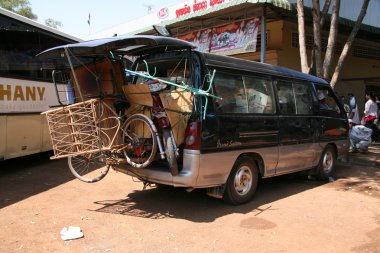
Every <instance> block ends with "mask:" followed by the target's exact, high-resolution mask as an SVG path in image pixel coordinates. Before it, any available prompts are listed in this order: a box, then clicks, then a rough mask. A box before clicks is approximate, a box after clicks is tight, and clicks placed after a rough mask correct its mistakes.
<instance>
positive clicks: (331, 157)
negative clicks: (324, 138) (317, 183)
mask: <svg viewBox="0 0 380 253" xmlns="http://www.w3.org/2000/svg"><path fill="white" fill-rule="evenodd" d="M335 162H336V152H335V149H334V148H333V147H332V146H331V145H327V147H326V148H325V150H324V151H323V153H322V156H321V160H320V161H319V164H318V167H317V173H318V178H319V179H321V180H326V179H328V177H329V176H331V174H332V172H333V170H334V166H335Z"/></svg>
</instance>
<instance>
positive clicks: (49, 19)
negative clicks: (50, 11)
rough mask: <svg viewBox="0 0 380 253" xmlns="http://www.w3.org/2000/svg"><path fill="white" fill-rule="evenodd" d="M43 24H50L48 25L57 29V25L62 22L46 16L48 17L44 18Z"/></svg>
mask: <svg viewBox="0 0 380 253" xmlns="http://www.w3.org/2000/svg"><path fill="white" fill-rule="evenodd" d="M45 25H47V26H50V27H52V28H54V29H58V27H61V26H62V22H61V21H57V20H54V19H52V18H48V19H46V20H45Z"/></svg>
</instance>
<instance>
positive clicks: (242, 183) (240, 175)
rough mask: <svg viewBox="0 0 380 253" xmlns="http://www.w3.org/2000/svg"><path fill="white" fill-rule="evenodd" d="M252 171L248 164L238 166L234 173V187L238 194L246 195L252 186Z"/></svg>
mask: <svg viewBox="0 0 380 253" xmlns="http://www.w3.org/2000/svg"><path fill="white" fill-rule="evenodd" d="M252 180H253V177H252V172H251V170H250V169H249V167H248V166H243V167H240V168H239V169H238V170H237V171H236V174H235V180H234V187H235V190H236V192H237V194H239V195H246V194H247V193H248V192H249V190H250V189H251V187H252Z"/></svg>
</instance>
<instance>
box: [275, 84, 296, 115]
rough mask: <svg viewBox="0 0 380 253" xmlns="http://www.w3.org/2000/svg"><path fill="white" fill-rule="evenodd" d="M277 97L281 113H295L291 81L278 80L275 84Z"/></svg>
mask: <svg viewBox="0 0 380 253" xmlns="http://www.w3.org/2000/svg"><path fill="white" fill-rule="evenodd" d="M276 88H277V98H278V104H279V107H280V112H281V113H282V114H295V113H296V107H295V99H294V93H293V85H292V83H291V82H285V81H278V82H277V85H276Z"/></svg>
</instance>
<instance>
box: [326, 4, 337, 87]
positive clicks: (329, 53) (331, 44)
mask: <svg viewBox="0 0 380 253" xmlns="http://www.w3.org/2000/svg"><path fill="white" fill-rule="evenodd" d="M339 9H340V0H335V1H334V5H333V11H332V15H331V24H330V33H329V39H328V42H327V48H326V54H325V60H324V61H323V78H324V79H326V80H329V79H330V68H331V64H332V60H333V57H334V52H335V44H336V39H337V37H338V20H339Z"/></svg>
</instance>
